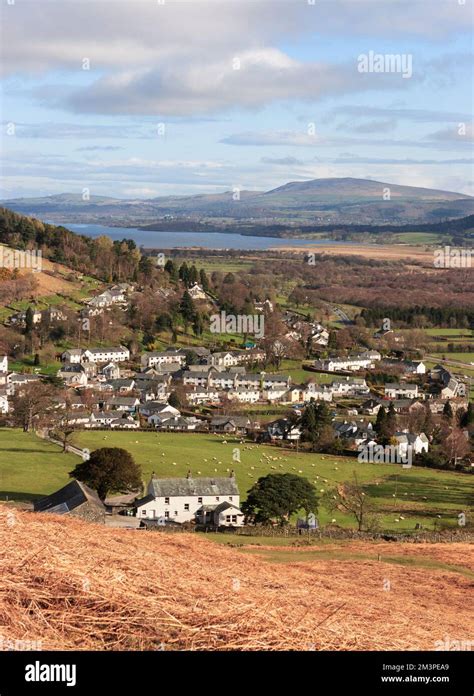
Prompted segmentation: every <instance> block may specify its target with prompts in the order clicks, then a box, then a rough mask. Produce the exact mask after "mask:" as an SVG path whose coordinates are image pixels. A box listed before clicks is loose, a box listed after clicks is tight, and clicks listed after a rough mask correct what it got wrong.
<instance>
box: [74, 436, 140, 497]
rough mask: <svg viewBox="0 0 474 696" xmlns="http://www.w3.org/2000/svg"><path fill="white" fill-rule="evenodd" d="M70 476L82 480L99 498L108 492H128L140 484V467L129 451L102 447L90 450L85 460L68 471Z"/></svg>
mask: <svg viewBox="0 0 474 696" xmlns="http://www.w3.org/2000/svg"><path fill="white" fill-rule="evenodd" d="M69 476H70V477H71V478H75V479H77V480H78V481H82V482H83V483H85V484H86V485H88V486H90V487H91V488H93V489H94V490H96V491H97V495H98V496H99V498H100V499H101V500H105V499H106V497H107V495H108V493H110V492H114V493H130V492H132V491H137V490H138V489H139V488H140V487H141V484H142V478H141V469H140V467H139V465H138V464H136V462H135V461H134V459H133V457H132V455H131V454H130V452H127V450H124V449H121V448H120V447H103V448H101V449H98V450H94V451H93V452H91V455H90V458H89V459H88V460H87V461H84V462H81V463H80V464H77V466H76V467H75V468H74V469H73V470H72V471H71V472H69Z"/></svg>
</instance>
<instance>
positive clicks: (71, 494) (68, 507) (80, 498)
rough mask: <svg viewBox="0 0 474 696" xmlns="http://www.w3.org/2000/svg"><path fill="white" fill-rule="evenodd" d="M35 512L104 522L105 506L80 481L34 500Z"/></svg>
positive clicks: (72, 482) (95, 494)
mask: <svg viewBox="0 0 474 696" xmlns="http://www.w3.org/2000/svg"><path fill="white" fill-rule="evenodd" d="M33 505H34V511H35V512H50V513H54V514H55V515H71V516H73V517H80V518H82V519H84V520H87V521H88V522H102V523H104V522H105V506H104V504H103V503H102V501H101V500H100V499H99V497H98V495H97V493H96V492H95V491H93V490H92V489H91V488H89V487H88V486H86V485H85V484H84V483H81V482H80V481H71V483H68V484H67V485H66V486H64V487H63V488H61V489H60V490H59V491H56V493H52V494H51V495H48V496H46V497H44V498H40V499H39V500H36V501H35V502H34V503H33Z"/></svg>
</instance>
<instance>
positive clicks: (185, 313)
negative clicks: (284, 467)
mask: <svg viewBox="0 0 474 696" xmlns="http://www.w3.org/2000/svg"><path fill="white" fill-rule="evenodd" d="M179 312H180V314H181V316H182V317H183V323H184V330H185V332H186V331H187V328H188V324H190V323H191V322H192V321H194V318H195V316H196V310H195V308H194V302H193V301H192V298H191V295H190V294H189V292H188V291H187V290H185V291H184V293H183V296H182V298H181V302H180V304H179Z"/></svg>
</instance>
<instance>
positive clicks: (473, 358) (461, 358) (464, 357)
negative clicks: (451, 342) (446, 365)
mask: <svg viewBox="0 0 474 696" xmlns="http://www.w3.org/2000/svg"><path fill="white" fill-rule="evenodd" d="M437 355H439V357H440V358H441V357H445V358H446V360H456V361H457V362H462V363H465V364H466V365H469V363H471V362H474V353H448V352H447V351H444V352H442V353H437Z"/></svg>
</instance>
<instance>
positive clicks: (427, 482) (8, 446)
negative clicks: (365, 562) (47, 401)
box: [0, 430, 473, 529]
mask: <svg viewBox="0 0 474 696" xmlns="http://www.w3.org/2000/svg"><path fill="white" fill-rule="evenodd" d="M222 441H223V438H221V437H218V436H213V435H202V436H201V435H193V434H174V433H161V434H159V433H143V432H140V433H131V432H128V433H127V432H120V433H108V432H103V431H100V432H87V431H83V432H80V433H78V434H77V435H76V443H77V444H78V445H80V446H82V447H88V448H89V449H90V450H94V449H97V448H99V447H106V446H107V447H112V446H115V447H123V448H124V449H127V450H128V451H130V452H131V453H132V455H133V456H134V458H135V459H136V461H137V462H139V463H140V465H141V467H142V471H143V478H144V480H145V481H147V480H148V479H149V477H150V476H151V473H152V471H155V472H156V473H157V474H158V475H160V476H184V475H185V474H186V472H187V471H188V469H189V468H191V469H192V471H193V473H194V474H195V475H199V473H198V472H201V475H203V476H206V475H207V476H212V475H216V476H227V475H228V473H229V471H228V470H230V469H232V468H233V469H234V470H235V472H236V475H237V480H238V483H239V486H240V490H241V494H242V497H243V498H245V495H246V491H247V490H248V488H249V487H250V486H251V485H252V484H253V483H254V482H255V481H256V479H258V477H259V476H262V475H265V474H266V473H269V472H271V471H280V472H282V471H288V472H290V473H300V474H302V475H304V476H307V477H308V479H309V480H310V481H313V482H314V484H315V487H316V489H317V491H318V492H320V491H321V489H326V488H328V487H329V486H332V485H334V484H335V483H337V482H340V481H345V480H348V479H350V478H351V477H352V473H353V471H354V470H357V475H358V477H359V480H360V481H361V482H364V483H366V484H367V485H368V488H367V492H368V493H369V494H370V496H371V498H372V499H373V501H374V503H375V504H376V506H377V508H378V509H379V510H380V512H381V513H383V516H382V522H383V527H384V528H386V529H413V528H414V525H415V523H416V522H422V523H423V524H424V525H425V527H427V528H430V529H431V528H433V526H434V522H435V521H436V520H437V519H438V518H437V517H436V515H437V514H440V515H441V516H442V520H443V522H444V523H447V524H455V523H456V516H457V514H458V513H459V512H460V511H461V510H469V507H470V506H471V507H472V505H473V486H472V479H471V478H468V477H467V476H465V475H464V476H463V475H461V474H455V473H451V472H440V471H435V470H430V469H421V468H413V469H402V468H401V467H400V466H397V465H379V464H358V463H357V462H356V461H355V460H353V459H347V458H344V457H333V456H327V455H319V454H305V453H303V454H296V453H293V452H287V451H280V450H278V449H276V448H274V447H268V446H256V445H252V444H243V445H240V443H239V442H238V441H237V440H236V439H234V438H228V439H227V443H226V444H223V442H222ZM235 448H239V449H240V459H241V462H240V463H239V462H235V461H233V459H232V455H233V451H234V449H235ZM270 458H274V459H270ZM206 459H207V461H205V460H206ZM77 461H78V458H77V457H75V456H74V455H69V454H68V455H65V454H62V453H60V452H59V448H57V447H55V446H54V445H50V444H47V443H44V442H43V441H41V440H38V439H37V438H35V437H34V436H32V435H25V434H23V433H21V432H20V431H13V430H0V483H1V485H0V491H1V493H0V495H1V497H2V498H4V497H5V495H8V496H10V498H16V499H23V500H25V499H31V498H33V497H35V496H38V495H45V494H48V493H50V492H52V491H53V490H56V489H57V488H59V487H60V486H61V485H64V484H66V483H67V481H68V480H69V479H68V472H69V471H70V470H71V468H72V467H73V465H74V463H75V462H77ZM271 467H275V469H272V468H271ZM336 467H337V469H336ZM216 470H217V471H216ZM377 484H378V485H377ZM424 498H426V500H424ZM400 514H401V515H402V516H403V517H404V518H405V519H400V517H399V515H400ZM332 517H334V519H336V520H337V523H338V524H341V525H344V526H351V525H352V520H351V519H350V518H349V517H348V516H346V515H343V514H342V513H339V512H337V513H335V514H334V516H333V515H329V513H327V512H326V511H325V510H321V512H320V520H321V523H322V524H325V523H327V522H328V521H330V520H331V519H332ZM395 519H398V520H400V521H399V522H395Z"/></svg>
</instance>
